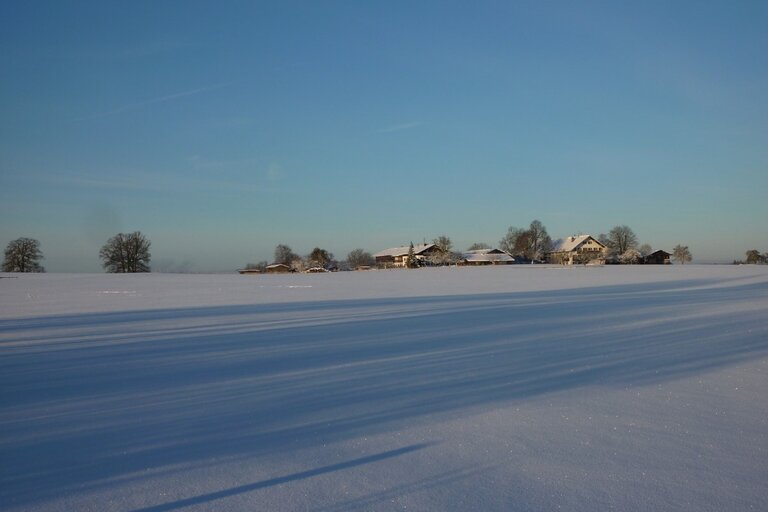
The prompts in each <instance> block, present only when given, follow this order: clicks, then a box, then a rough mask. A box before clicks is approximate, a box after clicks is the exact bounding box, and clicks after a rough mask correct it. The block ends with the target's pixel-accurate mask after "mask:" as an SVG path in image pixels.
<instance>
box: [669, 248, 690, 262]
mask: <svg viewBox="0 0 768 512" xmlns="http://www.w3.org/2000/svg"><path fill="white" fill-rule="evenodd" d="M672 259H674V260H675V261H678V262H679V263H680V264H681V265H684V264H686V263H688V262H689V261H691V260H692V259H693V257H692V256H691V251H689V250H688V246H687V245H679V244H678V245H676V246H675V248H674V249H672Z"/></svg>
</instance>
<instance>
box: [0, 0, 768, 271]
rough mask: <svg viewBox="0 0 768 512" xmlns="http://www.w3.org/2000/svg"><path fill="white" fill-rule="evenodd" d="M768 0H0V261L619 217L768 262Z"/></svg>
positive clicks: (570, 227)
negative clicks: (131, 246) (16, 249)
mask: <svg viewBox="0 0 768 512" xmlns="http://www.w3.org/2000/svg"><path fill="white" fill-rule="evenodd" d="M766 27H768V2H765V1H759V2H748V1H739V2H725V1H723V2H700V1H695V2H683V1H674V2H669V1H663V2H570V1H566V2H539V1H532V2H513V1H501V2H448V1H435V2H432V1H387V2H377V3H374V2H352V1H345V2H331V1H324V2H309V1H307V2H292V1H279V2H278V1H275V2H191V1H184V2H155V1H149V2H135V1H134V2H106V1H98V2H59V1H52V2H34V1H31V2H10V3H7V4H5V5H4V7H3V8H2V15H0V76H1V77H2V78H1V79H0V172H1V174H0V218H1V219H2V221H1V223H0V244H2V245H3V246H5V244H7V242H8V241H10V240H12V239H15V238H17V237H20V236H29V237H33V238H37V239H39V240H40V242H41V244H42V249H43V251H44V253H45V255H46V260H45V261H44V264H45V266H46V267H47V269H48V270H49V271H67V272H69V271H73V272H88V271H96V272H98V271H101V266H100V261H99V259H98V252H99V248H100V247H101V245H102V244H103V243H104V242H105V241H106V240H107V238H109V237H110V236H112V235H113V234H115V233H117V232H121V231H123V232H127V231H134V230H140V231H142V232H144V233H145V234H146V235H147V236H148V237H149V238H150V239H151V241H152V255H153V261H152V263H153V268H155V269H157V270H193V271H231V270H233V269H235V268H237V267H241V266H243V265H244V264H245V263H247V262H255V261H258V260H265V259H266V260H271V258H272V254H273V250H274V247H275V245H277V244H278V243H285V244H288V245H290V246H291V247H292V248H293V249H294V251H295V252H298V253H301V254H307V253H308V252H309V251H311V249H312V248H313V247H315V246H320V247H322V248H325V249H327V250H329V251H331V252H333V253H334V254H335V255H336V256H337V257H340V258H343V257H344V256H345V255H346V254H347V253H348V252H349V251H350V250H352V249H354V248H356V247H361V248H364V249H366V250H368V251H371V252H375V251H378V250H381V249H384V248H386V247H390V246H395V245H402V244H407V243H409V242H410V241H414V242H419V241H422V240H423V239H425V238H426V239H428V240H429V239H432V238H434V237H437V236H439V235H447V236H449V237H451V239H452V240H453V242H454V245H455V246H456V248H457V249H464V248H466V247H467V246H468V245H470V244H471V243H473V242H486V243H490V244H492V245H495V244H496V243H497V242H498V240H499V239H500V238H501V237H502V236H503V235H504V234H505V232H506V230H507V228H508V227H509V226H519V227H523V226H526V225H528V224H529V223H530V221H531V220H533V219H540V220H541V221H542V222H543V223H544V224H545V225H546V226H547V228H548V230H549V233H550V235H552V236H553V238H557V237H563V236H567V235H570V234H578V233H592V234H595V235H597V234H599V233H601V232H607V231H608V230H610V228H611V227H612V226H614V225H617V224H627V225H629V226H630V227H632V228H633V229H634V231H635V232H636V233H637V235H638V236H639V238H640V240H641V241H642V242H647V243H650V244H651V245H652V246H653V247H654V248H663V249H666V250H671V248H672V247H673V246H674V245H675V244H678V243H681V244H684V245H688V246H689V247H690V248H691V251H692V253H693V256H694V261H698V262H720V261H727V262H730V261H731V260H733V259H735V258H742V257H743V255H744V252H745V251H746V250H747V249H751V248H757V249H760V250H763V251H766V250H768V228H766V219H768V201H767V200H766V196H767V195H768V30H766Z"/></svg>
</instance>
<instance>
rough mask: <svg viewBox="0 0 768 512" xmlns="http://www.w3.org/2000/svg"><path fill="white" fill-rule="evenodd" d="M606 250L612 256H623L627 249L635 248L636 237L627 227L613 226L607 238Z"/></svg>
mask: <svg viewBox="0 0 768 512" xmlns="http://www.w3.org/2000/svg"><path fill="white" fill-rule="evenodd" d="M607 242H608V248H609V249H610V250H611V252H612V253H613V254H618V255H621V254H624V253H625V252H627V251H628V250H629V249H636V248H637V235H635V232H634V231H632V228H630V227H629V226H627V225H623V226H615V227H614V228H613V229H612V230H611V231H610V232H609V233H608V237H607Z"/></svg>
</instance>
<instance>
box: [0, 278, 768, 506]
mask: <svg viewBox="0 0 768 512" xmlns="http://www.w3.org/2000/svg"><path fill="white" fill-rule="evenodd" d="M3 277H9V275H8V274H3ZM0 393H2V395H1V396H0V465H1V466H0V509H2V510H4V511H16V510H35V511H37V510H40V511H43V510H45V511H48V510H58V511H76V510H77V511H85V510H93V511H134V512H160V511H172V510H264V511H288V510H290V511H293V510H313V511H346V510H406V509H407V510H417V511H422V510H431V511H447V510H472V511H475V510H476V511H495V510H498V511H515V510H521V511H523V510H525V511H528V510H547V511H549V510H559V509H562V510H582V511H598V510H617V511H631V510H638V511H641V510H642V511H648V510H654V511H659V510H669V511H672V510H675V511H678V510H685V511H697V512H699V511H707V510H711V511H742V510H766V509H768V267H765V266H763V267H755V266H742V267H738V266H695V265H694V266H671V267H651V266H646V267H642V266H640V267H606V268H584V267H579V268H560V267H557V268H553V267H536V266H514V267H508V268H464V269H457V268H450V269H428V270H426V269H425V270H416V271H371V272H359V273H338V274H319V275H318V274H315V275H289V276H240V275H163V274H148V275H106V274H105V275H56V274H40V275H19V276H17V277H16V276H14V278H10V279H5V278H4V279H0Z"/></svg>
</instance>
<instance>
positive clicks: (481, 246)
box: [467, 242, 491, 251]
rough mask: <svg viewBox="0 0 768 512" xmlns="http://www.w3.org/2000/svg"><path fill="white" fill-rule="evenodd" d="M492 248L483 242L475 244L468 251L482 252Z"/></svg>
mask: <svg viewBox="0 0 768 512" xmlns="http://www.w3.org/2000/svg"><path fill="white" fill-rule="evenodd" d="M490 248H491V246H490V245H488V244H485V243H483V242H475V243H474V244H472V245H470V246H469V249H467V250H468V251H482V250H484V249H490Z"/></svg>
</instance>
